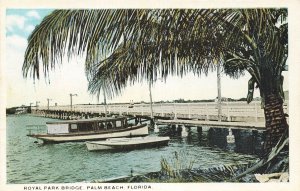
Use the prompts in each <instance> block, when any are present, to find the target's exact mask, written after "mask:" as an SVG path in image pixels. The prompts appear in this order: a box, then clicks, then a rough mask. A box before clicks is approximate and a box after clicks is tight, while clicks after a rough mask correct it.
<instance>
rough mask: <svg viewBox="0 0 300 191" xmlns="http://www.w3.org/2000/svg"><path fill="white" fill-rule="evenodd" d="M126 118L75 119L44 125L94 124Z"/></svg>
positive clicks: (49, 122) (124, 118)
mask: <svg viewBox="0 0 300 191" xmlns="http://www.w3.org/2000/svg"><path fill="white" fill-rule="evenodd" d="M126 119H127V118H126V117H101V118H100V117H99V118H91V119H77V120H61V121H48V122H46V124H78V123H94V122H114V121H123V120H126Z"/></svg>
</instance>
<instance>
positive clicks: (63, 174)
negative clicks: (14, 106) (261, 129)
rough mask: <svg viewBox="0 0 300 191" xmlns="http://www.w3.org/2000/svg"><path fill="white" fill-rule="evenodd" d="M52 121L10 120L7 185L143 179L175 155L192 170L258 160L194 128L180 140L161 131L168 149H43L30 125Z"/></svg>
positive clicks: (74, 145)
mask: <svg viewBox="0 0 300 191" xmlns="http://www.w3.org/2000/svg"><path fill="white" fill-rule="evenodd" d="M52 120H54V119H49V118H41V117H33V116H29V115H23V116H8V117H7V182H8V183H12V184H24V183H63V182H65V183H72V182H83V181H87V182H89V181H91V180H96V179H109V178H113V177H120V176H127V175H130V173H131V171H133V174H143V173H148V172H153V171H159V170H160V160H161V158H162V157H164V158H166V159H167V160H168V161H172V159H174V153H175V152H177V153H179V154H180V155H181V156H182V157H183V158H182V159H185V160H186V163H189V162H191V161H193V162H194V165H193V167H202V168H208V167H213V166H218V165H223V164H241V163H246V162H249V161H254V160H256V159H257V156H256V155H252V154H253V150H255V148H256V147H255V146H254V147H251V148H250V151H249V152H248V150H249V149H248V148H247V149H248V150H247V149H240V150H239V146H238V145H239V144H238V143H237V144H236V146H233V147H231V146H230V145H228V144H226V143H224V139H223V138H221V139H220V140H219V141H218V137H220V136H219V135H218V134H220V133H215V131H216V132H219V130H215V129H214V130H211V129H210V130H208V131H205V130H203V131H201V132H197V130H196V129H193V128H192V129H191V130H189V131H188V136H187V137H185V138H182V137H181V136H178V132H177V131H176V130H172V128H167V127H161V128H160V133H159V135H160V136H162V135H168V136H170V137H171V141H170V144H169V146H167V147H161V148H151V149H141V150H132V151H124V152H89V151H88V150H87V149H86V147H85V144H84V143H83V142H77V143H61V144H47V145H39V144H35V143H34V141H35V139H33V138H30V137H27V136H26V134H27V130H26V125H32V124H45V123H46V121H52ZM223 131H224V130H222V131H220V132H223ZM233 133H234V132H233ZM236 133H237V132H236ZM152 134H153V133H152ZM227 134H228V133H227ZM214 135H215V136H214ZM222 136H225V137H226V132H225V133H224V132H223V134H222V133H221V137H222ZM240 139H241V138H240ZM213 140H214V141H213ZM241 140H242V139H241ZM234 150H236V151H238V152H239V153H237V152H234ZM243 153H246V154H243ZM247 153H248V154H247Z"/></svg>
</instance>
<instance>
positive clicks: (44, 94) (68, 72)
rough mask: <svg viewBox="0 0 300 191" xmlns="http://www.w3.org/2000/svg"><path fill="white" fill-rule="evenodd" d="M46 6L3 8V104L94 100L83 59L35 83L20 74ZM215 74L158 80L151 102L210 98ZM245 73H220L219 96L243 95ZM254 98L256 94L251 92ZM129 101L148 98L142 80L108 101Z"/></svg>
mask: <svg viewBox="0 0 300 191" xmlns="http://www.w3.org/2000/svg"><path fill="white" fill-rule="evenodd" d="M51 11H52V10H50V9H38V10H33V9H7V10H6V62H5V70H6V72H5V76H4V77H5V79H6V82H5V84H6V107H12V106H20V105H22V104H24V105H29V104H30V103H35V102H36V101H39V102H40V105H46V104H47V98H50V99H52V101H51V102H50V105H54V103H57V104H58V105H67V104H69V102H70V96H69V94H70V93H77V94H78V96H77V97H75V98H74V100H73V101H74V103H75V104H79V103H98V102H100V103H101V102H102V100H103V97H100V101H98V100H97V98H96V96H92V95H90V94H89V93H88V92H87V80H86V77H85V74H84V58H81V57H74V59H72V60H70V61H69V62H68V61H67V59H63V63H62V65H61V66H60V67H58V68H57V69H56V70H55V71H53V72H51V74H50V80H45V79H43V78H42V79H40V80H39V81H36V82H35V83H34V82H33V80H32V79H31V78H28V79H24V78H23V77H22V72H21V69H22V64H23V60H24V52H25V49H26V46H27V38H28V36H29V35H30V33H31V32H32V31H33V29H34V28H35V26H36V25H37V24H39V23H40V22H41V20H42V19H43V18H44V16H46V15H47V14H49V13H51ZM216 76H217V75H216V73H210V74H209V75H208V76H201V77H197V76H194V75H193V74H188V75H187V76H185V77H184V78H179V77H169V78H168V79H167V81H166V82H160V81H158V82H157V83H156V84H154V85H153V88H152V95H153V100H154V101H160V100H174V99H179V98H183V99H191V100H194V99H212V98H215V97H216V96H217V77H216ZM284 76H285V78H286V81H285V84H284V89H285V90H286V89H288V88H287V81H288V75H287V73H285V74H284ZM249 79H250V77H249V75H245V76H244V77H242V78H240V79H238V80H236V79H230V78H229V77H227V76H225V74H222V79H221V81H222V82H221V83H222V96H223V97H231V98H241V97H245V96H246V94H247V81H248V80H249ZM254 96H255V97H256V96H259V93H258V91H257V90H256V91H255V95H254ZM129 100H133V101H135V102H138V101H149V90H148V85H147V84H146V83H139V84H135V85H134V86H128V87H127V88H126V89H125V90H124V92H123V94H122V95H120V96H118V97H115V98H113V99H111V100H108V102H111V103H112V102H129Z"/></svg>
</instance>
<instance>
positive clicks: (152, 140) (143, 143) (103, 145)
mask: <svg viewBox="0 0 300 191" xmlns="http://www.w3.org/2000/svg"><path fill="white" fill-rule="evenodd" d="M169 141H170V138H169V137H150V136H148V137H135V138H113V139H106V140H105V141H87V142H85V144H86V147H87V149H88V150H89V151H99V150H129V149H137V148H145V147H158V146H166V145H168V143H169Z"/></svg>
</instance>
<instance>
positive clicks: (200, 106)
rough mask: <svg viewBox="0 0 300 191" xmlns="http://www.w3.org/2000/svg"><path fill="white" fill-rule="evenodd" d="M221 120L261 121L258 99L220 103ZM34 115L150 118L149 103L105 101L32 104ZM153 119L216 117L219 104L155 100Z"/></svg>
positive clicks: (212, 118) (261, 111)
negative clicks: (248, 102)
mask: <svg viewBox="0 0 300 191" xmlns="http://www.w3.org/2000/svg"><path fill="white" fill-rule="evenodd" d="M221 105H222V115H221V119H222V121H227V122H241V121H242V122H264V121H265V119H264V111H263V109H261V105H260V102H259V101H253V102H251V103H250V104H247V103H246V102H241V101H239V102H222V104H221ZM284 110H285V113H288V102H285V103H284ZM32 112H33V113H34V114H35V115H39V116H45V117H52V118H60V119H73V118H84V117H85V118H90V117H95V116H105V113H106V115H124V116H133V117H139V118H146V119H147V118H150V116H151V107H150V104H147V103H140V104H134V105H132V104H129V103H128V104H108V105H106V106H105V105H101V104H97V105H83V104H82V105H73V106H72V107H71V106H70V105H62V106H50V107H47V106H39V107H33V108H32ZM153 117H154V119H185V120H203V121H217V120H218V104H217V103H215V102H197V103H154V104H153Z"/></svg>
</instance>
